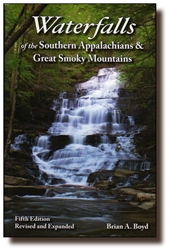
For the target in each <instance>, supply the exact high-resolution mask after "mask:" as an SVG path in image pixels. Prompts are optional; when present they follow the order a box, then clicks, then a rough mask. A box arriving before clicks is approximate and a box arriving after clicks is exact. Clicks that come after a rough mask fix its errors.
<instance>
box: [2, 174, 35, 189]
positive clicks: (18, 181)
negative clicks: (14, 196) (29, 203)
mask: <svg viewBox="0 0 169 250" xmlns="http://www.w3.org/2000/svg"><path fill="white" fill-rule="evenodd" d="M4 179H5V180H4V181H5V184H8V185H23V186H26V185H29V184H31V181H30V180H28V179H24V178H20V177H14V176H8V175H5V177H4Z"/></svg>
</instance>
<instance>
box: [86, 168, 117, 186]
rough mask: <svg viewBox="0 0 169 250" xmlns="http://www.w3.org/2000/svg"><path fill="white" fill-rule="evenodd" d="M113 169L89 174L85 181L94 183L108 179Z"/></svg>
mask: <svg viewBox="0 0 169 250" xmlns="http://www.w3.org/2000/svg"><path fill="white" fill-rule="evenodd" d="M113 173H114V171H111V170H100V171H97V172H94V173H91V174H89V176H88V179H87V182H88V183H94V182H97V181H103V180H109V179H111V178H112V176H113Z"/></svg>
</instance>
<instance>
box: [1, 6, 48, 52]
mask: <svg viewBox="0 0 169 250" xmlns="http://www.w3.org/2000/svg"><path fill="white" fill-rule="evenodd" d="M46 6H47V4H39V5H38V6H37V7H36V8H35V9H34V10H33V11H32V13H31V14H30V16H29V17H28V18H27V19H26V20H25V21H24V22H23V23H22V24H21V26H20V27H19V28H18V30H17V31H15V32H13V33H12V35H11V36H10V37H9V38H8V39H7V40H6V42H5V48H4V50H5V53H6V52H7V51H8V50H9V49H10V48H11V47H12V46H13V44H14V43H15V42H16V41H17V40H18V39H19V37H20V36H21V35H22V34H23V33H24V32H25V31H26V30H27V28H28V27H29V26H30V25H31V24H32V23H33V18H32V16H37V15H39V14H40V13H41V12H42V10H43V9H44V8H45V7H46Z"/></svg>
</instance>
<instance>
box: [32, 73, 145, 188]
mask: <svg viewBox="0 0 169 250" xmlns="http://www.w3.org/2000/svg"><path fill="white" fill-rule="evenodd" d="M118 74H119V73H118V71H117V70H115V69H114V68H104V69H101V70H99V72H98V75H97V76H94V77H92V78H91V79H89V80H88V81H86V82H83V83H79V84H77V86H76V92H75V93H73V95H72V97H69V98H68V95H67V93H66V92H63V93H61V94H60V96H59V98H58V99H57V100H54V102H53V105H52V109H54V110H56V118H55V121H54V122H53V123H52V125H51V127H50V128H49V129H48V131H47V134H48V135H43V136H40V137H38V138H37V141H36V143H35V144H36V145H35V146H34V147H33V148H32V153H33V156H34V161H35V162H36V163H37V164H38V166H39V169H40V170H41V171H43V172H45V173H46V174H47V175H48V176H50V180H51V179H52V178H57V179H60V180H62V181H64V182H66V183H80V184H84V185H85V184H86V181H87V177H88V175H89V174H90V173H92V172H95V171H99V170H112V169H114V168H115V166H117V164H116V163H117V161H119V160H121V161H122V160H124V161H126V160H132V163H131V164H130V168H131V167H132V164H134V160H137V157H138V155H137V153H136V152H135V148H134V145H133V144H132V136H133V134H132V133H131V134H130V136H125V134H126V129H127V128H128V127H129V126H131V127H133V126H134V125H135V124H134V119H133V117H132V116H128V122H125V119H124V116H123V114H122V113H121V111H120V110H119V109H118V107H117V99H118V89H119V88H120V86H119V85H118V84H117V78H118ZM49 152H50V154H49ZM137 163H138V162H137V161H135V165H137ZM121 164H122V163H121ZM135 165H134V166H133V168H135V167H136V166H135ZM148 167H149V165H148V163H145V164H142V165H141V169H144V168H146V169H147V168H148ZM47 184H50V183H49V182H48V181H47Z"/></svg>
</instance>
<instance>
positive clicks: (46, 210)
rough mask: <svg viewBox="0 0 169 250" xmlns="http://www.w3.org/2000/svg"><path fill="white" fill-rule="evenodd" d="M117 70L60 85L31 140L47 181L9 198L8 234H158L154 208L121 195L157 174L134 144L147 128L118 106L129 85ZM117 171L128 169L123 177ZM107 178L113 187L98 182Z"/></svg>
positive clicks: (18, 140) (17, 144) (22, 139)
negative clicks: (47, 122)
mask: <svg viewBox="0 0 169 250" xmlns="http://www.w3.org/2000/svg"><path fill="white" fill-rule="evenodd" d="M118 75H119V72H118V71H117V70H116V69H115V68H103V69H100V70H99V72H98V74H97V76H93V77H92V78H91V79H89V80H88V81H86V82H84V83H79V84H77V85H76V90H75V91H74V92H73V93H71V94H70V93H66V92H62V93H60V96H59V98H58V99H55V100H54V101H53V104H52V107H51V108H52V109H53V110H54V111H55V112H56V115H55V120H54V122H53V123H52V124H51V126H50V127H49V129H48V130H47V132H46V134H43V135H40V136H38V137H36V138H35V143H34V145H33V146H32V158H33V162H34V163H35V164H36V165H37V166H38V168H39V172H40V174H39V176H38V178H39V181H40V183H42V184H41V185H40V186H39V187H37V189H38V190H39V194H37V193H35V194H34V192H33V191H31V190H32V189H30V193H29V194H26V193H24V190H25V189H24V187H18V191H17V192H18V195H15V196H13V197H12V200H10V201H9V202H6V203H5V234H6V235H7V236H12V237H20V236H21V237H27V236H31V237H41V236H43V237H69V236H70V237H143V236H144V237H151V236H152V237H153V236H155V211H154V210H153V211H152V210H151V209H150V210H148V209H142V207H141V205H140V203H139V202H137V201H135V200H133V196H132V195H131V194H129V195H127V194H126V193H120V194H119V192H121V191H119V190H121V189H122V188H130V187H131V186H133V185H138V184H139V185H140V183H141V184H142V183H144V185H145V186H144V188H145V187H146V185H147V183H148V182H149V183H150V182H151V181H152V183H153V181H154V180H152V178H151V173H150V171H151V162H150V161H149V160H148V159H147V158H146V156H145V157H144V158H143V157H141V156H140V155H139V154H138V153H137V151H136V149H135V145H134V144H133V138H134V135H135V134H137V133H139V132H140V130H141V129H142V128H141V127H140V126H139V125H138V124H135V120H134V117H132V116H131V115H127V114H122V112H121V110H120V109H119V108H118V105H117V101H118V98H119V96H118V93H119V89H120V88H123V87H124V86H123V84H119V83H118ZM25 141H26V137H25V135H19V136H18V137H16V138H15V140H14V142H13V143H12V145H11V148H12V149H14V150H19V149H20V145H21V144H22V143H23V142H24V143H25ZM119 170H121V171H123V172H124V171H128V172H127V175H126V176H125V177H123V176H122V177H121V178H120V177H119V176H118V175H117V171H119ZM129 171H130V172H129ZM114 173H116V176H115V174H114ZM128 173H131V174H130V175H129V174H128ZM103 181H106V183H108V184H109V185H110V184H111V185H112V186H111V188H108V189H106V188H104V187H103V188H100V186H97V184H98V183H99V184H100V185H103ZM95 184H96V185H95ZM113 185H114V186H113ZM19 188H20V190H19ZM40 191H41V192H42V194H40ZM21 192H23V194H21ZM138 214H139V216H138ZM32 217H36V218H34V219H35V220H34V219H32ZM110 225H111V226H110ZM20 226H21V227H20Z"/></svg>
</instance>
